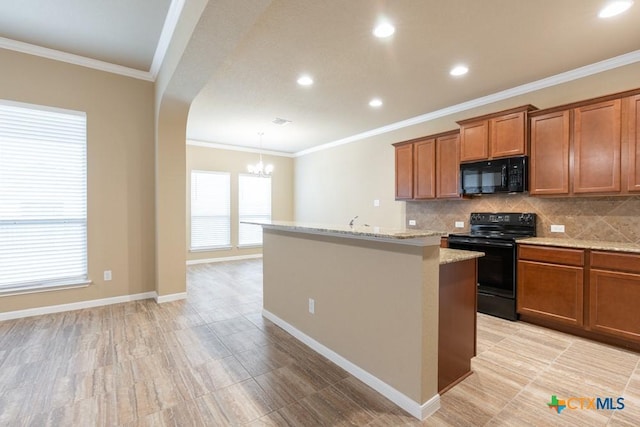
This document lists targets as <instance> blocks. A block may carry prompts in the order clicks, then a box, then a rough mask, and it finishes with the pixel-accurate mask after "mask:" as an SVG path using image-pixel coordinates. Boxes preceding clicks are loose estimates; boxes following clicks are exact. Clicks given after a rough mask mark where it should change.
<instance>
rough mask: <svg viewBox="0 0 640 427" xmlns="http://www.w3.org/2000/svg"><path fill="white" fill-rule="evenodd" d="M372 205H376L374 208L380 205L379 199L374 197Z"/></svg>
mask: <svg viewBox="0 0 640 427" xmlns="http://www.w3.org/2000/svg"><path fill="white" fill-rule="evenodd" d="M373 206H374V207H376V208H377V207H378V206H380V200H378V199H375V200H374V201H373Z"/></svg>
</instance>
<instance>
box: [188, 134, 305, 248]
mask: <svg viewBox="0 0 640 427" xmlns="http://www.w3.org/2000/svg"><path fill="white" fill-rule="evenodd" d="M263 160H264V162H265V164H272V165H273V167H274V170H273V176H272V179H271V205H272V207H271V217H272V219H274V220H278V221H292V220H293V159H292V158H290V157H284V156H273V155H263ZM257 161H258V154H257V153H249V152H244V151H233V150H222V149H218V148H209V147H201V146H195V145H187V183H186V184H187V191H186V192H187V201H186V203H187V220H186V233H187V251H188V249H189V247H190V245H191V243H190V238H191V231H190V230H191V221H190V218H191V212H190V209H191V203H190V196H191V192H190V179H191V171H192V170H204V171H216V172H230V173H231V245H232V249H229V250H216V251H197V252H189V253H188V254H187V259H188V260H202V259H210V258H221V257H232V256H242V255H251V254H259V253H262V248H244V249H238V247H237V245H238V225H237V224H238V174H241V173H247V165H248V164H250V163H252V164H253V163H256V162H257Z"/></svg>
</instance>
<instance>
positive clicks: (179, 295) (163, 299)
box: [154, 292, 187, 304]
mask: <svg viewBox="0 0 640 427" xmlns="http://www.w3.org/2000/svg"><path fill="white" fill-rule="evenodd" d="M154 294H155V295H154V298H155V300H156V302H157V303H158V304H162V303H165V302H171V301H178V300H181V299H186V298H187V293H186V292H180V293H177V294H169V295H158V294H156V293H155V292H154Z"/></svg>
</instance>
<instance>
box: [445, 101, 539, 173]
mask: <svg viewBox="0 0 640 427" xmlns="http://www.w3.org/2000/svg"><path fill="white" fill-rule="evenodd" d="M533 110H535V107H534V106H533V105H523V106H521V107H517V108H512V109H510V110H505V111H500V112H497V113H493V114H489V115H485V116H481V117H474V118H472V119H467V120H462V121H459V122H458V124H459V125H460V161H461V162H470V161H477V160H487V159H495V158H500V157H511V156H520V155H527V154H528V151H529V150H528V145H529V144H528V131H527V125H528V112H529V111H533Z"/></svg>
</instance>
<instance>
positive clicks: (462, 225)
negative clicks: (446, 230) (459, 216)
mask: <svg viewBox="0 0 640 427" xmlns="http://www.w3.org/2000/svg"><path fill="white" fill-rule="evenodd" d="M456 228H464V221H456Z"/></svg>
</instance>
